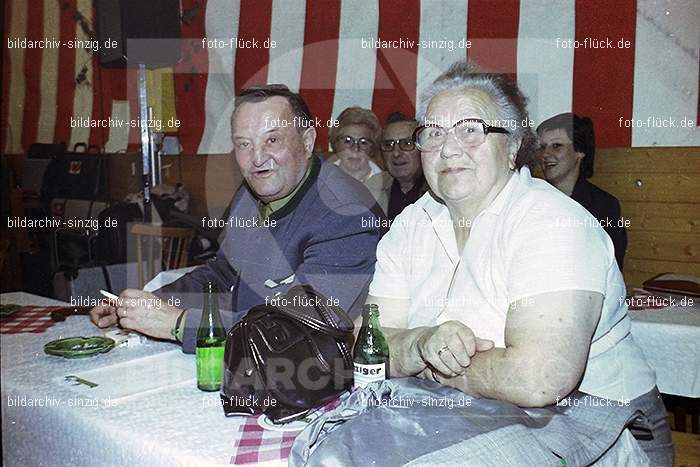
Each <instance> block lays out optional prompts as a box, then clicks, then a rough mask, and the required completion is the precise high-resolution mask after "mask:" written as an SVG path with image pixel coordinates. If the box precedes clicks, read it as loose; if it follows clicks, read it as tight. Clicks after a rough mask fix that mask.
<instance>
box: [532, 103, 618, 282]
mask: <svg viewBox="0 0 700 467" xmlns="http://www.w3.org/2000/svg"><path fill="white" fill-rule="evenodd" d="M537 135H538V137H539V140H540V146H539V151H538V157H539V161H540V163H541V164H542V170H543V173H544V177H545V179H546V180H547V181H548V182H549V183H551V184H552V185H554V186H555V187H557V188H558V189H559V191H561V192H563V193H565V194H566V195H568V196H570V197H571V198H572V199H574V200H575V201H577V202H578V203H579V204H580V205H581V206H583V207H584V208H586V209H587V210H588V212H590V213H591V214H593V216H594V217H595V218H596V219H598V221H599V222H600V225H601V226H602V227H603V230H605V232H606V233H607V234H608V235H609V236H610V238H611V239H612V242H613V245H614V246H615V259H616V260H617V265H618V266H619V267H620V271H622V263H623V260H624V257H625V250H626V249H627V231H626V230H625V227H624V225H623V224H622V220H621V218H620V202H619V201H618V200H617V198H615V197H614V196H613V195H611V194H610V193H608V192H607V191H604V190H601V189H600V188H598V187H597V186H595V185H594V184H592V183H591V182H589V181H588V179H589V178H591V177H592V176H593V161H594V157H595V133H594V131H593V122H592V121H591V119H590V118H588V117H579V116H578V115H576V114H574V113H570V112H569V113H563V114H559V115H555V116H554V117H552V118H549V119H547V120H545V121H544V122H542V123H541V124H540V126H538V127H537Z"/></svg>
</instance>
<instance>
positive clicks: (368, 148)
mask: <svg viewBox="0 0 700 467" xmlns="http://www.w3.org/2000/svg"><path fill="white" fill-rule="evenodd" d="M355 146H357V149H358V150H359V151H362V152H366V153H370V152H372V149H373V148H374V143H373V142H372V141H370V140H368V139H367V138H359V139H355V138H353V137H352V136H338V137H337V138H336V139H335V147H336V151H337V150H340V149H353V148H354V147H355Z"/></svg>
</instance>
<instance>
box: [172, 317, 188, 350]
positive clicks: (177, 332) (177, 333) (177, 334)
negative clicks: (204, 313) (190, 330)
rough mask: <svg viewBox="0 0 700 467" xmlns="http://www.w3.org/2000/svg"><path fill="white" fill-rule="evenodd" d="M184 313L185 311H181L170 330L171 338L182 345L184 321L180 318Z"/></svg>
mask: <svg viewBox="0 0 700 467" xmlns="http://www.w3.org/2000/svg"><path fill="white" fill-rule="evenodd" d="M186 311H187V310H182V313H180V316H178V317H177V321H175V327H174V328H172V329H171V330H170V335H171V336H173V337H174V338H175V340H176V341H178V342H180V343H182V336H183V334H184V333H185V326H184V323H185V321H184V320H183V319H182V318H183V317H184V316H185V312H186Z"/></svg>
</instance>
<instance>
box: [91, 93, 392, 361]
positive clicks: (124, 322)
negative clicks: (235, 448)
mask: <svg viewBox="0 0 700 467" xmlns="http://www.w3.org/2000/svg"><path fill="white" fill-rule="evenodd" d="M312 121H313V118H312V116H311V113H310V112H309V109H308V107H307V105H306V103H305V102H304V100H303V99H302V98H301V96H299V95H298V94H295V93H293V92H291V91H290V90H289V89H287V87H286V86H282V85H267V86H262V87H257V88H249V89H246V90H243V91H242V92H241V94H240V96H239V97H238V98H237V99H236V101H235V109H234V111H233V115H232V117H231V128H232V138H233V153H234V155H235V157H236V162H237V163H238V165H239V166H240V169H241V172H242V174H243V177H244V178H245V183H244V184H243V185H242V186H241V187H240V189H239V190H238V192H237V193H236V195H235V197H234V199H233V201H232V205H231V209H230V218H229V219H227V226H228V227H227V229H226V232H225V237H224V240H223V242H222V244H221V249H220V250H219V252H218V253H217V255H216V258H215V259H213V260H212V261H210V262H209V263H208V264H206V265H204V266H201V267H199V268H197V269H195V270H194V271H192V272H191V273H189V274H187V275H185V276H183V277H182V278H180V279H179V280H177V281H176V282H174V283H173V284H170V285H168V286H166V287H164V288H162V289H160V290H158V291H156V294H157V295H159V296H161V297H168V296H172V295H177V296H178V297H180V298H181V299H183V303H182V307H176V306H172V305H166V304H165V300H161V301H160V302H161V303H162V306H161V307H159V308H158V309H153V308H148V306H144V305H143V304H147V303H158V302H157V301H155V300H151V301H148V300H137V299H139V298H154V297H153V295H152V294H148V293H146V292H142V291H138V290H125V291H124V292H123V293H122V294H121V297H120V298H122V299H124V300H123V303H121V304H120V306H118V307H114V306H109V305H103V306H98V307H96V308H94V309H93V310H92V311H91V319H92V321H93V322H94V323H95V324H97V326H99V327H106V326H111V325H113V324H115V323H116V322H117V321H119V323H120V325H121V326H122V327H124V328H128V329H133V330H135V331H138V332H141V333H144V334H147V335H150V336H153V337H156V338H161V339H170V340H177V341H179V342H182V344H183V351H184V352H187V353H191V352H193V351H194V346H195V338H196V332H197V327H198V324H199V321H200V316H201V311H200V310H201V298H200V297H201V289H202V286H203V285H204V284H206V283H207V282H208V281H213V282H214V283H215V284H217V285H218V288H219V290H221V291H223V293H221V294H220V304H221V308H222V310H224V313H222V316H223V319H224V325H225V326H226V327H227V328H229V327H230V326H232V325H233V324H234V323H235V322H237V321H238V320H240V319H241V318H242V317H243V316H244V315H245V314H246V313H247V312H248V310H249V309H250V308H251V307H253V306H255V305H258V304H261V303H265V301H266V300H269V299H270V298H271V297H273V296H274V295H276V294H277V293H284V292H286V291H287V290H288V289H289V288H290V287H291V286H293V285H296V284H309V285H311V286H313V287H314V288H315V289H316V290H318V291H319V292H321V293H323V294H324V295H326V296H327V297H329V298H332V299H337V300H339V303H340V305H341V306H342V307H343V308H344V309H345V310H348V311H349V313H350V315H351V316H353V318H354V317H356V316H358V315H359V313H360V312H361V308H362V304H363V303H364V301H365V297H366V295H367V287H368V284H369V281H370V279H371V277H372V274H373V272H374V263H375V250H376V246H377V242H378V240H379V231H378V230H377V229H376V228H373V227H371V226H372V225H377V224H378V222H377V219H375V218H376V217H378V215H377V214H375V212H379V210H378V207H377V206H376V204H375V203H374V200H373V199H372V197H371V196H370V194H369V193H368V192H367V190H366V189H364V187H362V185H361V184H360V183H359V182H357V181H355V180H353V179H352V178H351V177H349V176H348V175H346V174H344V173H343V172H342V171H341V170H340V169H339V168H337V167H335V166H334V165H333V164H322V163H321V160H320V159H319V158H318V157H316V156H315V155H314V154H313V148H314V141H315V139H316V130H315V129H314V128H313V127H312V126H311V125H310V122H312ZM379 215H381V214H379ZM368 220H370V222H368ZM241 226H245V227H241ZM129 299H131V300H129ZM134 304H136V305H134Z"/></svg>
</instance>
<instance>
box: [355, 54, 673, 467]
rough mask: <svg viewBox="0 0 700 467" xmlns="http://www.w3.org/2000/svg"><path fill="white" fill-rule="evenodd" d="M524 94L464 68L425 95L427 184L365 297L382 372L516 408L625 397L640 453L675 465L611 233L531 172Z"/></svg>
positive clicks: (383, 245) (500, 79) (380, 258)
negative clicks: (379, 341) (378, 339)
mask: <svg viewBox="0 0 700 467" xmlns="http://www.w3.org/2000/svg"><path fill="white" fill-rule="evenodd" d="M525 102H526V100H525V98H524V97H523V95H522V94H521V92H520V91H519V90H518V88H517V87H516V86H515V84H513V82H512V81H511V80H510V78H508V77H507V76H506V75H497V74H486V73H484V74H480V73H477V72H476V70H474V69H472V68H470V67H469V66H468V65H466V64H465V63H457V64H455V65H453V66H452V67H451V68H450V69H449V70H448V71H447V72H446V73H445V74H443V75H442V76H440V77H439V78H438V79H437V80H436V81H435V82H434V83H433V84H432V86H431V87H430V88H429V89H428V90H427V92H426V94H425V98H424V102H423V103H422V106H421V107H422V108H421V109H420V111H419V122H421V123H423V125H421V126H419V127H418V128H417V129H416V131H415V132H414V139H415V141H416V144H417V146H418V148H419V149H420V150H421V157H422V163H423V172H424V174H425V177H426V179H427V181H428V184H429V185H430V188H431V191H430V192H428V193H426V194H425V195H424V196H423V197H422V198H421V199H419V200H418V201H417V202H416V203H414V204H412V205H410V206H408V207H407V208H406V209H405V210H404V211H403V212H402V213H401V214H400V215H399V216H398V217H397V218H396V221H395V222H394V223H393V224H392V227H391V229H390V230H389V232H388V233H387V234H386V235H385V236H384V238H383V239H382V240H381V241H380V243H379V246H378V249H377V264H376V267H375V274H374V279H373V281H372V283H371V285H370V290H369V297H368V303H376V304H378V305H379V307H380V309H381V313H382V324H383V326H384V328H385V332H386V335H387V338H388V340H389V347H390V349H391V359H392V360H391V374H392V376H418V377H422V378H430V379H435V380H437V381H439V382H441V383H443V384H446V385H449V386H452V387H455V388H457V389H460V390H462V391H464V392H467V393H470V394H472V395H475V396H479V397H485V398H492V399H499V400H503V401H507V402H510V403H513V404H516V405H519V406H523V407H542V406H546V405H551V404H555V403H557V401H558V400H561V399H563V398H564V397H566V396H567V395H568V394H570V393H571V392H572V391H573V390H575V389H578V390H580V391H582V392H584V393H588V394H592V395H595V396H598V397H602V398H607V399H610V400H613V401H624V402H625V403H627V402H628V401H629V403H630V404H633V406H634V407H636V408H638V409H639V410H640V411H642V412H643V413H644V415H646V417H647V418H648V420H649V421H651V425H652V432H651V437H652V439H651V440H647V441H639V442H640V445H641V446H642V448H643V449H644V450H645V451H646V453H647V455H648V456H649V457H650V458H651V459H652V461H654V462H655V463H656V464H663V465H672V459H673V450H672V445H671V437H670V431H669V428H668V424H667V422H666V419H665V410H664V406H663V404H662V403H661V399H660V396H659V392H658V390H657V388H656V384H655V375H654V372H653V371H652V370H651V369H650V368H649V367H648V366H647V364H646V361H645V360H644V356H643V354H642V353H641V351H640V349H639V347H638V346H637V344H636V343H635V342H634V340H633V339H632V336H631V334H630V319H629V317H628V316H627V308H626V305H625V302H624V297H625V286H624V283H623V281H622V275H621V273H620V270H619V268H618V267H617V266H616V264H615V257H614V252H613V245H612V242H611V241H610V238H609V237H608V236H607V235H605V232H603V230H602V229H601V228H600V226H599V225H598V224H597V223H595V222H593V223H591V222H590V221H591V215H590V213H588V212H587V211H586V210H585V209H584V208H583V207H581V206H580V205H579V204H578V203H576V202H574V201H573V200H571V198H569V197H567V196H565V195H564V194H563V193H561V192H560V191H558V190H557V189H555V188H554V187H552V186H551V185H549V184H548V183H546V182H545V181H543V180H539V179H533V178H531V176H530V171H529V169H528V167H527V166H526V164H527V162H528V161H529V156H531V155H532V153H533V151H534V135H533V134H532V131H531V130H530V129H529V128H528V127H527V126H525V127H524V126H523V122H527V114H526V109H525Z"/></svg>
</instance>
